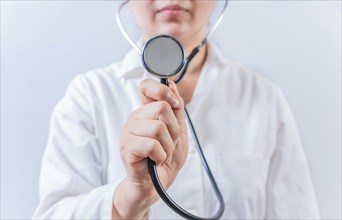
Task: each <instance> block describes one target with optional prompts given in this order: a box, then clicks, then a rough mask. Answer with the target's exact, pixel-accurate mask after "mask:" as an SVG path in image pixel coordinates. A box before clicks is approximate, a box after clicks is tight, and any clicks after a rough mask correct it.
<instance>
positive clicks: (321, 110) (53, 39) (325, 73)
mask: <svg viewBox="0 0 342 220" xmlns="http://www.w3.org/2000/svg"><path fill="white" fill-rule="evenodd" d="M117 6H118V1H99V0H96V1H70V0H68V1H25V0H22V1H10V0H7V1H3V0H1V219H19V218H23V219H28V218H30V217H31V216H32V213H33V211H34V209H35V207H36V206H37V203H38V179H39V169H40V163H41V158H42V153H43V150H44V147H45V143H46V140H47V136H48V126H49V119H50V114H51V111H52V108H53V106H54V105H55V104H56V103H57V101H58V100H59V99H60V98H61V97H62V95H63V94H64V92H65V89H66V87H67V85H68V83H69V82H70V80H71V79H72V78H73V77H74V76H75V75H76V74H80V73H84V72H85V71H87V70H89V69H92V68H96V67H103V66H107V65H109V64H110V63H112V62H115V61H117V60H119V59H120V58H121V57H122V56H123V55H124V54H125V53H126V52H127V50H128V49H129V45H128V43H127V42H126V41H125V40H124V39H123V37H122V36H121V35H120V33H119V31H118V28H117V26H116V23H115V11H116V8H117ZM128 23H130V24H128V25H129V30H130V31H133V32H134V36H137V33H139V32H138V30H137V28H136V25H134V24H132V23H131V22H128ZM214 41H215V42H217V44H218V45H219V46H220V47H221V48H222V51H223V53H224V54H225V55H226V56H227V57H228V58H229V59H230V60H232V61H234V62H239V63H242V64H243V65H244V66H246V67H248V68H249V69H252V70H254V71H256V72H259V73H260V74H261V75H264V76H265V77H267V78H269V79H271V80H272V81H273V82H275V83H277V84H278V85H280V87H281V88H282V89H283V91H284V93H285V95H286V97H287V99H288V101H289V103H290V106H291V107H292V110H293V112H294V115H295V117H296V119H297V122H298V126H299V129H300V133H301V136H302V141H303V144H304V147H305V151H306V154H307V158H308V162H309V165H310V168H311V172H312V178H313V181H314V186H315V188H316V192H317V197H318V202H319V207H320V211H321V215H322V218H323V219H341V1H317V0H316V1H277V0H274V1H255V0H253V1H236V0H235V1H231V3H230V6H229V8H228V11H227V15H226V17H225V20H224V22H223V23H222V25H221V27H220V29H219V30H218V31H217V32H216V33H215V39H214Z"/></svg>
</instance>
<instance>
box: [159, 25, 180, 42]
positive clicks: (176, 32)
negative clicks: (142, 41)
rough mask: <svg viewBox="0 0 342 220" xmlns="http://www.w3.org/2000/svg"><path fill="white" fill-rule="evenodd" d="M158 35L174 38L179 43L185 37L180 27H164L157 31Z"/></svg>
mask: <svg viewBox="0 0 342 220" xmlns="http://www.w3.org/2000/svg"><path fill="white" fill-rule="evenodd" d="M158 34H165V35H171V36H173V37H176V38H177V39H178V40H180V41H182V38H184V37H185V35H186V34H185V32H184V31H182V30H181V28H180V27H164V28H162V29H161V30H160V31H158Z"/></svg>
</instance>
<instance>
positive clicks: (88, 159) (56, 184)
mask: <svg viewBox="0 0 342 220" xmlns="http://www.w3.org/2000/svg"><path fill="white" fill-rule="evenodd" d="M215 3H216V2H215V1H195V0H182V1H180V0H163V1H156V0H146V1H130V2H129V7H130V9H131V11H132V12H133V14H134V15H135V18H136V22H137V23H138V25H139V27H140V28H141V30H142V33H143V34H142V38H141V41H140V46H142V45H143V44H144V43H145V42H146V41H147V40H148V39H150V38H151V37H153V36H155V35H159V34H167V35H172V36H175V37H176V38H178V39H179V40H180V42H181V43H182V44H183V46H184V48H185V51H186V52H187V53H189V52H190V51H191V50H192V49H193V48H194V47H196V46H197V45H198V44H199V43H200V42H201V41H202V40H203V38H204V37H205V34H206V31H207V26H208V23H209V18H210V15H211V13H212V11H213V9H214V7H215ZM184 106H186V107H187V109H188V111H189V113H190V116H191V118H192V120H193V123H194V126H195V128H196V131H197V134H198V137H199V140H200V142H201V145H202V148H203V151H204V154H205V156H206V158H207V161H208V163H209V165H210V167H211V170H212V171H213V175H214V177H215V179H216V181H217V184H218V186H219V188H220V190H221V192H222V195H223V198H224V201H225V203H226V210H225V212H224V214H223V217H222V218H223V219H315V218H318V217H319V214H318V209H317V205H316V199H315V195H314V190H313V187H312V183H311V180H310V173H309V169H308V166H307V162H306V159H305V155H304V152H303V148H302V146H301V142H300V138H299V136H298V131H297V128H296V124H295V121H294V119H293V117H292V114H291V112H290V109H289V107H288V105H287V103H286V101H285V99H284V96H283V95H282V93H281V91H280V90H279V88H278V87H277V86H275V85H274V84H272V83H271V82H269V81H268V80H266V79H264V78H262V77H261V76H259V75H256V74H254V73H251V72H250V71H248V70H246V69H244V68H243V67H241V66H239V65H237V64H234V63H232V62H230V61H228V60H227V59H225V58H224V57H223V56H222V55H221V53H220V51H219V49H218V48H217V47H215V46H214V45H213V44H211V43H210V42H209V43H208V44H207V45H206V46H205V47H203V48H202V49H201V50H200V52H199V53H198V54H197V55H196V57H195V58H194V60H193V61H192V63H191V65H190V67H189V69H188V72H187V74H186V75H185V76H184V78H183V79H182V80H181V81H180V82H179V83H178V84H177V85H176V84H175V83H174V82H172V80H170V81H169V85H168V86H166V85H163V84H161V83H159V82H158V81H157V80H156V78H155V77H153V76H151V75H150V74H149V73H147V72H146V71H144V68H143V66H142V64H141V61H140V57H139V55H138V54H137V53H136V52H135V51H133V50H132V51H131V52H130V53H128V54H127V56H126V57H125V58H124V59H123V60H122V61H121V62H118V63H115V64H113V65H111V66H109V67H106V68H102V69H97V70H93V71H90V72H88V73H86V74H83V75H79V76H77V77H76V78H75V79H74V80H73V82H72V83H71V85H70V86H69V88H68V90H67V92H66V94H65V96H64V97H63V99H62V100H61V101H60V102H59V103H58V104H57V106H56V107H55V109H54V112H53V114H52V119H51V127H50V135H49V139H48V143H47V147H46V151H45V154H44V157H43V162H42V169H41V179H40V203H39V206H38V208H37V210H36V212H35V214H34V217H33V218H34V219H143V218H150V219H163V218H165V219H177V218H180V217H179V216H178V215H177V214H175V213H174V212H173V211H172V210H171V209H169V208H168V207H167V206H166V205H165V203H163V201H161V200H160V197H159V196H158V194H157V192H156V190H155V188H154V186H153V184H152V182H151V178H150V176H149V173H148V168H147V158H151V159H152V160H154V161H155V162H156V164H157V170H158V175H159V178H160V180H161V182H162V184H163V186H164V187H165V188H167V189H168V192H169V193H170V194H171V195H172V198H173V199H174V200H175V201H179V203H181V204H182V206H183V208H184V209H186V210H187V211H188V212H190V213H193V214H195V215H199V216H212V214H213V213H214V212H215V211H216V210H217V207H218V202H217V201H216V198H215V196H214V194H213V193H212V190H211V186H210V183H209V181H208V179H207V177H206V174H205V173H204V172H203V170H202V166H201V161H200V158H199V157H198V155H197V154H196V152H195V151H194V138H193V137H192V136H191V135H190V132H189V131H188V130H189V127H188V124H187V123H186V121H185V112H184Z"/></svg>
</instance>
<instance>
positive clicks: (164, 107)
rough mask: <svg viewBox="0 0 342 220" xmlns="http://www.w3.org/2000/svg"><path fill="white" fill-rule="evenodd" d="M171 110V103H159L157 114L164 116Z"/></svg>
mask: <svg viewBox="0 0 342 220" xmlns="http://www.w3.org/2000/svg"><path fill="white" fill-rule="evenodd" d="M168 108H170V105H169V103H167V102H166V101H159V102H158V106H157V113H159V114H163V113H165V112H166V111H167V109H168Z"/></svg>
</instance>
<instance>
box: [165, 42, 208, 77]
mask: <svg viewBox="0 0 342 220" xmlns="http://www.w3.org/2000/svg"><path fill="white" fill-rule="evenodd" d="M202 40H203V37H199V38H198V39H194V40H193V41H192V42H194V43H188V44H186V45H184V47H185V48H184V49H185V52H186V57H188V56H189V55H190V53H191V52H192V50H193V49H194V48H195V47H197V46H198V45H199V44H200V42H201V41H202ZM206 57H207V45H204V46H203V47H202V48H201V49H200V51H199V52H198V53H197V54H196V55H195V57H194V58H193V59H192V61H191V63H190V64H189V67H188V70H187V73H186V74H185V76H184V77H186V76H187V75H193V74H199V73H200V71H201V69H202V67H203V65H204V62H205V60H206ZM181 72H182V71H180V72H179V73H178V74H177V75H176V76H174V77H173V78H172V79H173V80H174V79H176V78H177V77H178V76H179V75H180V73H181Z"/></svg>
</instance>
